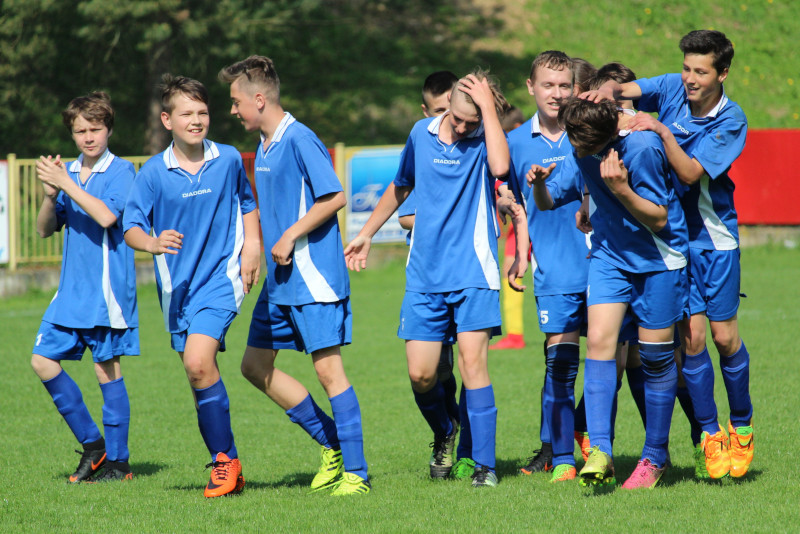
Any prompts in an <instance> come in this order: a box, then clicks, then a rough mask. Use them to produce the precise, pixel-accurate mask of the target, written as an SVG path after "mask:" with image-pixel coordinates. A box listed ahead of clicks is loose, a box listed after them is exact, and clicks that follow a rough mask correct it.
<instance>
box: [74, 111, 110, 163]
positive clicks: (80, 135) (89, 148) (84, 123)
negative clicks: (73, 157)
mask: <svg viewBox="0 0 800 534" xmlns="http://www.w3.org/2000/svg"><path fill="white" fill-rule="evenodd" d="M109 137H111V130H109V129H108V128H107V127H106V125H105V124H104V123H102V122H93V121H89V120H87V119H86V118H85V117H84V116H83V115H78V116H77V117H75V120H74V121H72V139H73V140H74V141H75V146H77V147H78V150H80V151H81V154H83V157H84V158H90V159H97V158H99V157H100V156H102V155H103V153H104V152H105V151H106V148H108V138H109Z"/></svg>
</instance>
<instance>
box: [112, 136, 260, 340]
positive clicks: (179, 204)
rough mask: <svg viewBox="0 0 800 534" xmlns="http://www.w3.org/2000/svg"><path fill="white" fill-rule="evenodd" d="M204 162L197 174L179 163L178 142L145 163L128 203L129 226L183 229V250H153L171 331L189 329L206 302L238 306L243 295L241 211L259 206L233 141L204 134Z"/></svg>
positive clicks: (163, 308) (214, 305) (157, 232)
mask: <svg viewBox="0 0 800 534" xmlns="http://www.w3.org/2000/svg"><path fill="white" fill-rule="evenodd" d="M203 147H204V154H203V157H204V159H205V162H204V163H203V166H202V168H201V169H200V170H199V171H198V172H197V173H195V174H192V173H190V172H188V171H186V170H185V169H182V168H181V167H180V164H179V163H178V160H177V158H176V157H175V153H174V152H173V145H172V144H170V146H169V147H168V148H167V149H166V150H165V151H164V152H162V153H161V154H157V155H155V156H153V157H152V158H150V159H149V160H147V162H146V163H145V164H144V165H143V166H142V168H141V169H140V170H139V174H137V176H136V180H135V182H134V184H133V187H132V189H131V194H130V197H129V199H128V204H127V206H126V209H125V217H124V225H125V231H128V230H129V229H131V228H132V227H134V226H138V227H139V228H141V229H142V230H144V232H146V233H148V234H149V233H150V232H151V230H152V232H153V235H155V236H158V235H160V234H161V232H163V231H164V230H175V231H177V232H179V233H181V234H183V244H182V246H181V248H180V249H178V251H177V254H160V255H157V256H154V257H153V260H154V262H155V267H156V283H157V285H158V296H159V300H160V302H161V311H162V313H163V315H164V325H165V327H166V329H167V330H168V331H169V332H172V333H178V332H183V331H185V330H187V329H188V327H189V325H190V324H191V321H192V318H193V317H194V316H195V314H196V313H197V312H198V311H200V310H202V309H204V308H213V309H216V310H227V311H230V312H234V313H239V307H240V306H241V304H242V300H243V299H244V286H243V284H242V278H241V263H240V254H241V252H242V246H243V245H244V223H243V220H242V215H243V214H245V213H249V212H251V211H253V210H254V209H255V208H256V205H255V200H254V199H253V193H252V190H251V189H250V183H249V182H248V180H247V175H246V174H245V172H244V167H243V166H242V156H241V154H239V151H238V150H236V149H235V148H234V147H232V146H228V145H223V144H219V143H214V142H211V141H209V140H207V139H206V140H204V141H203Z"/></svg>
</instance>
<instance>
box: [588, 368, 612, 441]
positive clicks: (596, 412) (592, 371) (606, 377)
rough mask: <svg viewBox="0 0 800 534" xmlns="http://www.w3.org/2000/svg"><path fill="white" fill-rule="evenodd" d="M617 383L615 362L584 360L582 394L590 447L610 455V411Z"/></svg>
mask: <svg viewBox="0 0 800 534" xmlns="http://www.w3.org/2000/svg"><path fill="white" fill-rule="evenodd" d="M616 385H617V362H615V361H614V360H591V359H587V360H586V368H585V371H584V379H583V395H584V398H585V399H586V426H587V428H588V430H589V440H590V441H591V443H592V447H595V446H596V447H599V448H600V450H601V451H603V452H604V453H606V454H608V455H609V456H611V455H612V454H613V453H612V449H611V411H612V409H613V405H614V395H615V392H616Z"/></svg>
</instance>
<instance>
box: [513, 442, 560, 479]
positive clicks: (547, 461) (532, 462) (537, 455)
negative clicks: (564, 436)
mask: <svg viewBox="0 0 800 534" xmlns="http://www.w3.org/2000/svg"><path fill="white" fill-rule="evenodd" d="M527 461H528V463H527V465H525V466H524V467H520V469H519V470H520V472H521V473H522V474H523V475H531V474H533V473H546V472H547V471H552V470H553V446H552V445H550V444H549V443H542V448H541V449H536V450H534V451H533V456H531V457H530V458H528V460H527Z"/></svg>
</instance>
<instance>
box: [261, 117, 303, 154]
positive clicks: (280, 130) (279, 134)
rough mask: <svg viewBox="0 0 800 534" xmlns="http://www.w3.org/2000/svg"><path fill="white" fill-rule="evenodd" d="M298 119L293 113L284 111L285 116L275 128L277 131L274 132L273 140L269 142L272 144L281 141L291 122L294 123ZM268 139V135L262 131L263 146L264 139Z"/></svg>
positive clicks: (262, 143) (262, 144)
mask: <svg viewBox="0 0 800 534" xmlns="http://www.w3.org/2000/svg"><path fill="white" fill-rule="evenodd" d="M296 120H297V119H295V118H294V117H293V116H292V114H291V113H289V112H288V111H284V112H283V118H282V119H281V122H280V123H278V127H277V128H276V129H275V133H274V134H272V141H270V143H269V144H270V145H271V144H272V143H280V141H281V139H282V138H283V134H284V133H286V129H287V128H288V127H289V125H290V124H292V123H293V122H295V121H296ZM266 140H267V136H265V135H264V134H263V133H262V134H261V146H264V141H266Z"/></svg>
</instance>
